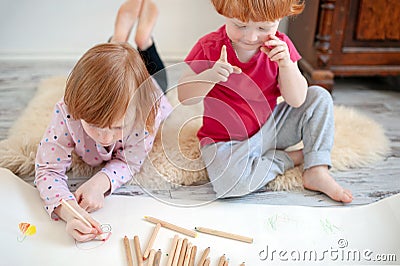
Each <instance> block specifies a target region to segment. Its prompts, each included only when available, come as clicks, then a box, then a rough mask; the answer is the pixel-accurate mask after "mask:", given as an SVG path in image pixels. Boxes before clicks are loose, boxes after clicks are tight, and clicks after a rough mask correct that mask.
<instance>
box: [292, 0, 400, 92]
mask: <svg viewBox="0 0 400 266" xmlns="http://www.w3.org/2000/svg"><path fill="white" fill-rule="evenodd" d="M305 3H306V7H305V9H304V11H303V13H302V14H300V15H298V16H296V17H294V18H289V23H288V24H289V26H288V35H289V37H290V38H291V40H292V41H293V43H294V44H295V46H296V48H297V49H298V51H299V52H300V53H301V55H302V57H303V59H301V60H300V62H299V67H300V69H301V70H302V72H303V74H304V75H305V76H306V78H307V80H308V82H309V83H310V84H318V85H321V86H324V87H325V88H327V89H328V90H332V86H333V78H334V77H335V76H389V75H393V76H394V75H400V0H337V1H335V0H320V1H318V0H306V1H305Z"/></svg>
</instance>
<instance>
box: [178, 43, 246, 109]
mask: <svg viewBox="0 0 400 266" xmlns="http://www.w3.org/2000/svg"><path fill="white" fill-rule="evenodd" d="M241 72H242V71H241V69H240V68H238V67H236V66H232V65H231V64H230V63H229V62H228V59H227V54H226V46H225V45H224V46H222V49H221V55H220V58H219V60H218V61H217V62H215V64H214V66H213V67H212V68H209V69H206V70H204V71H203V72H200V73H199V74H196V73H195V72H194V71H193V70H191V69H189V70H187V72H186V73H185V74H184V75H183V77H182V78H181V79H180V81H179V84H178V99H179V101H180V102H181V103H182V104H183V105H192V104H196V103H198V102H200V101H201V100H202V99H203V98H204V97H205V96H206V95H207V94H208V93H209V91H210V90H211V89H212V88H213V87H214V85H215V84H216V83H218V82H225V81H227V80H228V78H229V76H230V75H231V74H232V73H237V74H239V73H241Z"/></svg>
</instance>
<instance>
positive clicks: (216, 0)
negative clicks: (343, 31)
mask: <svg viewBox="0 0 400 266" xmlns="http://www.w3.org/2000/svg"><path fill="white" fill-rule="evenodd" d="M211 2H212V4H213V5H214V7H215V9H216V10H217V12H218V13H219V14H221V15H223V16H224V17H228V18H236V19H239V20H240V21H243V22H248V21H249V20H251V21H253V22H260V21H275V20H278V19H282V18H284V17H286V16H292V15H297V14H300V13H301V12H302V11H303V9H304V0H303V1H302V0H211Z"/></svg>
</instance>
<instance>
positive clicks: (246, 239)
mask: <svg viewBox="0 0 400 266" xmlns="http://www.w3.org/2000/svg"><path fill="white" fill-rule="evenodd" d="M195 230H196V231H198V232H201V233H205V234H210V235H214V236H220V237H224V238H229V239H233V240H238V241H242V242H246V243H253V238H251V237H247V236H241V235H237V234H232V233H228V232H223V231H219V230H215V229H210V228H205V227H195Z"/></svg>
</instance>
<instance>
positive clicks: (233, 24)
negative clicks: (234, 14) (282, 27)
mask: <svg viewBox="0 0 400 266" xmlns="http://www.w3.org/2000/svg"><path fill="white" fill-rule="evenodd" d="M279 21H280V20H276V21H273V22H271V21H261V22H253V21H248V22H243V21H240V20H238V19H235V18H226V33H227V35H228V37H229V39H230V40H231V41H232V43H233V44H235V49H243V50H246V51H254V50H257V49H259V48H260V47H261V46H263V45H264V42H265V41H267V40H268V39H269V37H268V36H269V35H275V34H276V31H277V30H278V26H279Z"/></svg>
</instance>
